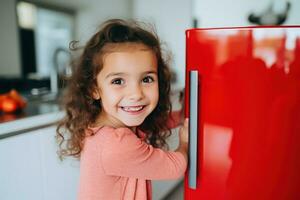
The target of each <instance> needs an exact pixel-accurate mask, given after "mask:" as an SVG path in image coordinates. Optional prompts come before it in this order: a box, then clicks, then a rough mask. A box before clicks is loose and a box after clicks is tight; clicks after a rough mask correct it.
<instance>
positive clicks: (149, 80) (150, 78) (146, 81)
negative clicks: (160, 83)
mask: <svg viewBox="0 0 300 200" xmlns="http://www.w3.org/2000/svg"><path fill="white" fill-rule="evenodd" d="M153 81H154V78H152V77H151V76H146V77H145V78H143V82H144V83H152V82H153Z"/></svg>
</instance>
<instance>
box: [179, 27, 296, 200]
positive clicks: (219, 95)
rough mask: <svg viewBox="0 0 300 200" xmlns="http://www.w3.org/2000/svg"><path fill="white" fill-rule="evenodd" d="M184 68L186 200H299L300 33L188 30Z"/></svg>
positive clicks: (291, 29)
mask: <svg viewBox="0 0 300 200" xmlns="http://www.w3.org/2000/svg"><path fill="white" fill-rule="evenodd" d="M186 65H187V68H186V93H185V99H186V103H187V106H186V107H185V109H186V110H185V114H186V116H187V117H193V116H197V119H194V120H193V119H190V122H191V121H196V122H197V123H198V124H197V126H196V127H197V131H196V136H197V139H192V138H190V144H191V145H193V144H194V145H195V144H197V146H196V147H195V146H194V147H193V146H191V147H190V151H191V152H190V161H189V171H190V170H194V171H195V172H194V173H187V175H186V178H185V194H184V196H185V199H186V200H190V199H192V200H196V199H202V200H214V199H216V200H222V199H228V200H253V199H255V200H294V199H295V200H296V199H300V189H299V187H300V26H299V27H297V26H289V27H247V28H220V29H191V30H188V31H187V32H186ZM194 73H197V74H198V75H197V81H190V80H191V79H194V78H192V76H194V75H192V74H194ZM191 87H192V88H195V87H196V88H197V90H195V89H191ZM195 91H197V94H193V96H190V93H191V92H193V93H194V92H195ZM195 98H196V99H197V100H196V101H197V103H198V106H196V108H193V109H191V105H190V104H194V103H193V99H195ZM194 112H196V113H197V114H195V113H194ZM192 126H193V127H195V125H192ZM191 140H197V141H191ZM194 151H196V153H197V154H196V159H195V158H194V156H193V155H194ZM195 169H196V170H195Z"/></svg>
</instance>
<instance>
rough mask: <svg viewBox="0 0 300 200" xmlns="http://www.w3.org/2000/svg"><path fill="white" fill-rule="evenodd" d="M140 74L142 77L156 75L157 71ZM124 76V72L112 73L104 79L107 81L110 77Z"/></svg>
mask: <svg viewBox="0 0 300 200" xmlns="http://www.w3.org/2000/svg"><path fill="white" fill-rule="evenodd" d="M142 74H143V75H144V74H157V71H146V72H143V73H142ZM124 75H127V74H126V73H124V72H113V73H109V74H108V75H107V76H106V77H105V79H107V78H109V77H111V76H124Z"/></svg>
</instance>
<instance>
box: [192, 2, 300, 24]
mask: <svg viewBox="0 0 300 200" xmlns="http://www.w3.org/2000/svg"><path fill="white" fill-rule="evenodd" d="M194 1H195V6H194V10H193V13H194V16H195V17H196V18H197V19H198V27H227V26H245V25H253V24H250V23H249V22H248V21H247V18H248V15H249V13H251V12H255V13H261V12H262V11H264V10H265V9H266V8H267V7H268V5H269V4H270V2H271V0H194ZM285 1H286V0H274V2H275V3H276V4H275V7H274V9H275V10H277V11H280V10H281V9H280V6H281V5H284V3H285ZM290 2H291V4H292V7H291V10H290V13H289V14H290V15H289V17H288V19H287V21H286V23H285V24H290V25H291V24H294V25H297V24H300V12H299V10H300V1H299V0H290Z"/></svg>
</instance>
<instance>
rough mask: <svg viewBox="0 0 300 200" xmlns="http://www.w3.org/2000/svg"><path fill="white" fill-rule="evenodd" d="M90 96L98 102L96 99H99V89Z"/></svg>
mask: <svg viewBox="0 0 300 200" xmlns="http://www.w3.org/2000/svg"><path fill="white" fill-rule="evenodd" d="M92 96H93V99H95V100H98V99H100V97H101V96H100V91H99V89H95V90H94V91H93V93H92Z"/></svg>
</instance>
